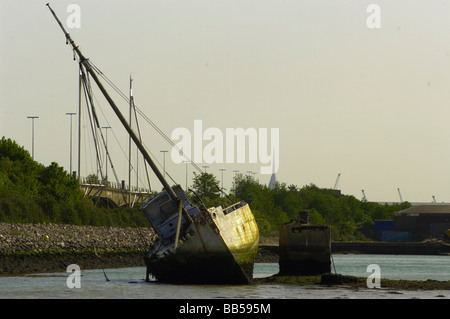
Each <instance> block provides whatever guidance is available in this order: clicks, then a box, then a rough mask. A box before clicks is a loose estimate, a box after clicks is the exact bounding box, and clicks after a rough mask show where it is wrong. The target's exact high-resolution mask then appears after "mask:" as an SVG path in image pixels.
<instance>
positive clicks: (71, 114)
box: [66, 113, 77, 174]
mask: <svg viewBox="0 0 450 319" xmlns="http://www.w3.org/2000/svg"><path fill="white" fill-rule="evenodd" d="M76 114H77V113H66V115H70V170H69V172H70V174H72V116H73V115H76Z"/></svg>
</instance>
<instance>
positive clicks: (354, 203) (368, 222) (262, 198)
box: [192, 173, 411, 240]
mask: <svg viewBox="0 0 450 319" xmlns="http://www.w3.org/2000/svg"><path fill="white" fill-rule="evenodd" d="M216 185H218V181H217V178H216V177H215V176H214V175H212V174H208V173H202V174H199V175H195V177H194V183H193V188H194V190H195V192H196V193H198V194H199V195H201V197H202V198H203V202H205V203H206V204H207V206H215V205H222V206H227V205H230V204H231V202H235V201H239V200H244V201H245V202H247V203H248V204H249V205H250V208H251V210H252V212H253V214H254V216H255V219H256V221H257V224H258V227H259V230H260V233H261V234H263V235H271V234H277V233H278V229H279V227H280V225H281V224H283V223H286V222H289V221H290V220H292V219H295V218H296V217H297V216H298V213H299V212H300V211H304V210H307V211H308V212H309V223H310V224H312V225H328V226H330V227H331V236H332V240H379V238H378V237H379V234H378V233H377V232H376V231H375V229H374V224H375V220H392V219H393V216H394V213H395V212H397V211H400V210H402V209H406V208H408V207H410V206H411V204H410V203H408V202H403V203H397V204H396V203H394V204H391V205H389V204H379V203H375V202H367V201H364V200H359V199H357V198H355V197H354V196H351V195H342V194H341V193H340V192H337V191H336V190H334V189H326V188H319V187H317V186H316V185H314V184H309V185H305V186H303V187H301V188H299V187H297V186H296V185H289V186H288V185H287V184H286V183H280V182H277V183H276V184H275V187H274V188H273V189H270V188H269V187H268V186H266V185H263V184H260V183H259V182H258V181H257V180H256V179H254V178H253V177H252V176H248V175H243V174H237V175H236V176H235V177H234V181H233V187H232V189H231V192H230V194H229V195H228V198H227V197H224V196H221V194H220V192H219V191H218V189H217V187H216ZM199 197H200V196H199ZM192 200H193V201H194V202H195V201H196V199H195V198H193V199H192ZM206 204H205V205H206Z"/></svg>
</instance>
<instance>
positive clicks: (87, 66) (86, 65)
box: [47, 3, 180, 202]
mask: <svg viewBox="0 0 450 319" xmlns="http://www.w3.org/2000/svg"><path fill="white" fill-rule="evenodd" d="M47 7H48V8H49V9H50V11H51V13H52V14H53V16H54V17H55V19H56V21H57V22H58V24H59V26H60V27H61V29H62V31H63V32H64V35H65V36H66V39H67V43H70V45H71V46H72V48H73V50H74V52H75V53H76V54H77V55H78V57H79V58H80V65H83V66H84V68H85V69H86V70H87V72H88V73H89V74H90V75H91V76H92V78H93V79H94V81H95V83H96V84H97V86H98V88H99V89H100V91H101V92H102V93H103V95H104V97H105V99H106V100H107V101H108V103H109V105H110V106H111V108H112V109H113V111H114V113H116V115H117V117H118V118H119V120H120V122H121V123H122V125H123V126H124V127H125V129H126V130H127V132H128V134H129V135H130V137H131V139H132V140H133V142H134V143H135V144H136V146H137V148H138V149H139V151H140V152H141V154H142V156H144V159H145V160H146V161H147V163H148V164H149V165H150V167H151V168H152V170H153V172H154V173H155V175H156V177H157V178H158V179H159V181H160V182H161V184H162V185H163V187H164V189H165V190H166V192H167V193H168V195H169V197H170V198H171V199H172V200H174V201H176V202H178V201H179V200H180V199H179V198H178V196H177V195H176V194H175V192H174V191H173V189H172V188H171V187H170V186H169V184H168V183H167V181H166V179H165V178H164V176H163V175H162V174H161V172H160V171H159V169H158V167H157V166H156V165H155V163H154V162H153V160H152V159H151V157H150V155H149V154H148V152H147V151H146V149H145V147H144V145H142V143H141V141H140V140H139V138H138V137H137V135H136V133H134V131H133V129H132V128H131V127H130V126H129V125H128V122H127V121H126V119H125V117H124V116H123V115H122V113H121V112H120V110H119V108H118V107H117V105H116V103H115V102H114V101H113V99H112V98H111V97H110V96H109V94H108V92H107V91H106V89H105V88H104V86H103V84H102V83H101V82H100V80H99V78H98V77H97V74H96V73H95V72H94V70H93V69H92V67H91V66H90V64H89V60H88V59H86V58H85V56H84V55H83V53H81V51H80V49H79V48H78V46H77V45H76V44H75V42H74V41H73V40H72V38H71V37H70V34H69V33H67V31H66V30H65V29H64V26H63V25H62V23H61V21H60V20H59V19H58V17H57V16H56V13H55V12H54V11H53V9H52V8H51V7H50V4H48V3H47Z"/></svg>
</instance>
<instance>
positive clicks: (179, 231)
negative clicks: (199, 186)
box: [47, 4, 259, 284]
mask: <svg viewBox="0 0 450 319" xmlns="http://www.w3.org/2000/svg"><path fill="white" fill-rule="evenodd" d="M47 6H48V8H49V9H50V11H51V13H52V14H53V16H54V18H55V19H56V21H57V22H58V24H59V26H60V27H61V29H62V30H63V32H64V35H65V37H66V43H67V44H70V45H71V46H72V49H73V51H74V58H75V57H76V58H77V59H75V60H78V63H79V67H80V76H81V78H82V79H87V78H88V77H89V76H90V78H92V80H93V81H94V82H95V83H96V85H97V86H98V88H99V89H100V91H101V92H102V94H103V95H104V97H105V99H106V100H107V102H108V103H109V105H110V106H111V108H112V109H113V111H114V113H115V114H116V115H117V117H118V118H119V120H120V122H121V123H122V125H123V126H124V128H125V129H126V131H127V133H128V134H129V136H130V138H131V139H132V140H133V142H134V143H135V144H136V146H137V148H138V149H139V151H140V153H141V154H142V156H143V157H144V159H145V161H146V162H147V163H148V165H149V166H150V167H151V169H152V171H153V172H154V174H155V175H156V177H157V178H158V179H159V181H160V182H161V184H162V185H163V189H164V190H163V191H162V192H161V193H159V194H158V195H156V196H155V197H153V198H151V199H150V200H149V201H148V202H147V203H145V204H144V205H143V206H142V207H141V210H142V211H143V213H144V214H145V216H146V217H147V219H148V220H149V222H150V224H151V226H152V227H153V229H154V231H155V233H156V234H157V236H158V239H157V240H156V242H155V243H154V244H153V245H152V247H150V248H149V252H148V254H147V255H146V256H145V258H144V260H145V264H146V268H147V271H146V279H147V280H150V276H153V277H154V278H156V280H157V281H159V282H165V283H189V284H248V283H250V282H251V281H252V278H253V265H254V261H255V257H256V254H257V251H258V244H259V231H258V226H257V224H256V221H255V218H254V216H253V214H252V212H251V210H250V207H249V205H248V204H247V203H245V202H243V201H241V202H238V203H235V204H233V205H231V206H229V207H225V208H223V207H221V206H219V207H212V208H206V207H204V205H199V206H200V207H198V206H195V205H193V204H192V203H191V202H190V201H189V199H188V197H187V195H186V192H185V190H183V189H182V188H181V187H180V186H179V185H175V186H172V187H171V186H170V185H169V184H168V182H167V180H166V179H165V176H164V175H163V174H161V172H160V171H159V169H158V167H157V166H156V164H155V163H154V161H153V160H152V158H151V157H150V155H149V154H148V152H147V150H146V148H145V147H144V145H143V144H142V142H141V139H140V137H138V135H137V134H136V133H135V132H134V131H133V129H132V128H131V126H130V125H129V123H128V122H127V120H126V119H125V117H124V116H123V114H122V113H121V112H120V110H119V108H118V107H117V105H116V103H115V102H114V100H113V99H112V98H111V96H110V95H109V94H108V92H107V90H106V89H105V87H104V86H103V84H102V82H101V81H100V79H99V76H98V72H99V70H98V69H97V68H96V67H95V66H94V65H93V64H92V63H91V62H90V61H89V59H87V58H85V56H84V55H83V54H82V53H81V51H80V49H79V47H78V46H77V45H76V44H75V42H74V41H73V40H72V38H71V36H70V35H69V33H67V31H66V30H65V28H64V26H63V25H62V23H61V21H60V20H59V19H58V17H57V16H56V14H55V12H54V11H53V10H52V8H51V7H50V5H49V4H47Z"/></svg>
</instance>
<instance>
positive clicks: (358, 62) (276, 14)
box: [0, 0, 450, 202]
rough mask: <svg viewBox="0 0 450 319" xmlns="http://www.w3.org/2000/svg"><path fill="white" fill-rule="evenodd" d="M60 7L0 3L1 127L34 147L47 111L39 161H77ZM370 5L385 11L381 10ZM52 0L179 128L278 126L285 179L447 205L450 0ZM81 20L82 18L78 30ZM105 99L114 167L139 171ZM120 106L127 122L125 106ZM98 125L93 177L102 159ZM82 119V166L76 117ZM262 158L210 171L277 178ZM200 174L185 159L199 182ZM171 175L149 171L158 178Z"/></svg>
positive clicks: (160, 145)
mask: <svg viewBox="0 0 450 319" xmlns="http://www.w3.org/2000/svg"><path fill="white" fill-rule="evenodd" d="M47 2H48V0H46V1H36V0H15V1H6V0H0V137H1V136H5V137H7V138H11V139H13V140H15V141H16V142H17V143H19V144H20V145H23V146H24V147H25V149H27V150H30V152H31V147H32V138H31V136H32V125H31V120H30V119H28V118H27V116H39V118H38V119H36V120H35V130H34V133H35V140H34V145H35V159H36V160H37V161H39V162H41V163H43V164H45V165H49V164H50V163H51V162H57V163H59V164H60V165H61V166H63V167H64V168H65V169H67V170H69V165H70V164H69V162H70V146H69V145H70V143H69V142H70V117H69V116H68V115H66V113H68V112H78V65H77V63H76V61H74V60H73V52H72V49H71V48H70V46H68V45H66V43H65V38H64V34H63V33H62V31H61V29H60V28H59V26H58V25H57V23H56V21H55V19H54V18H53V16H52V15H51V13H50V12H49V10H48V8H47V7H46V6H45V4H46V3H47ZM71 4H75V5H77V6H78V8H79V16H76V17H79V19H78V20H73V19H74V17H75V16H74V15H73V14H74V13H75V11H72V10H69V11H67V9H68V8H69V6H70V5H71ZM371 4H376V5H377V8H378V9H379V11H377V12H375V11H373V10H368V8H370V5H371ZM50 5H51V6H52V8H53V10H54V11H55V12H56V14H57V15H58V17H59V18H60V20H61V21H62V23H63V24H64V25H65V27H66V29H67V31H68V32H69V33H70V35H71V36H72V38H73V39H74V41H75V42H76V44H77V45H78V46H79V47H80V50H81V51H82V52H83V54H84V55H85V56H86V57H88V58H89V59H90V61H91V62H92V63H94V64H95V65H96V66H97V67H98V68H99V69H100V70H101V71H102V72H103V73H104V74H105V75H106V76H107V77H108V78H109V79H110V80H112V81H113V82H114V83H115V85H116V86H117V87H118V88H120V90H121V91H123V92H124V93H125V94H126V95H128V94H129V80H130V76H132V78H133V95H134V99H135V103H136V105H137V106H138V107H139V109H140V110H141V111H142V112H143V113H145V115H146V116H147V117H148V118H150V119H151V120H152V121H153V122H154V123H155V124H156V125H158V127H159V128H160V129H161V130H162V131H164V132H165V133H166V134H167V135H168V136H169V137H170V136H171V133H172V132H173V131H174V130H177V129H178V130H179V129H180V128H184V129H186V130H185V131H189V132H190V133H191V134H192V138H193V139H194V137H193V135H194V132H195V127H194V126H195V125H194V123H196V122H195V121H196V120H197V121H198V120H201V122H202V129H203V131H202V132H203V133H204V132H205V131H207V129H208V128H211V129H212V130H213V131H214V132H222V133H223V138H224V139H225V135H226V129H227V128H235V129H236V128H243V129H249V128H252V129H255V130H256V132H257V137H258V138H259V139H260V140H264V139H263V136H262V135H261V134H260V129H267V130H268V131H269V132H270V130H271V129H278V132H279V138H278V144H277V145H278V148H277V149H278V154H277V155H278V157H277V159H278V161H277V162H278V164H277V165H278V166H279V167H278V171H277V173H276V176H277V180H278V181H280V182H284V183H286V184H287V185H290V184H294V185H297V186H298V187H302V186H304V185H308V184H311V183H313V184H315V185H317V186H319V187H325V188H333V187H334V186H335V182H336V179H337V176H338V174H340V178H339V183H338V188H339V189H340V190H341V191H342V193H344V194H348V195H353V196H355V197H357V198H359V199H361V198H362V191H361V190H362V189H364V191H365V194H366V196H367V199H368V200H369V201H379V202H396V201H399V194H398V191H397V189H398V188H399V189H400V191H401V195H402V198H403V200H407V201H410V202H431V201H432V196H435V198H436V201H437V202H450V165H449V164H450V125H448V122H449V120H450V90H449V88H450V20H449V19H448V12H450V2H448V1H438V0H435V1H432V2H430V1H424V0H421V1H418V0H412V1H374V0H372V1H363V0H338V1H331V0H327V1H324V0H322V1H320V0H318V1H317V0H316V1H312V0H311V1H289V0H287V1H274V0H259V1H256V0H255V1H250V0H249V1H237V0H236V1H235V0H228V1H219V0H218V1H206V0H196V1H185V0H184V1H181V0H171V1H167V0H165V1H162V0H161V1H153V0H150V1H138V0H131V1H118V0H109V1H100V0H90V1H81V0H79V1H77V0H70V1H62V0H59V1H54V2H50ZM68 18H70V19H69V24H70V23H71V21H72V22H73V21H76V22H79V24H78V25H72V27H69V24H68ZM374 21H375V22H376V23H378V24H377V25H376V26H377V27H373V26H374V25H373V24H371V23H373V22H374ZM95 96H96V100H98V103H97V105H96V107H97V110H98V113H99V114H100V115H101V119H100V122H101V125H102V126H111V127H112V129H111V130H108V147H109V150H110V153H111V157H112V161H113V162H114V167H115V169H116V172H117V175H118V176H119V179H121V180H122V179H124V180H127V179H128V164H127V163H128V162H127V159H126V155H127V153H128V137H127V135H126V133H125V131H124V130H123V128H122V127H121V125H120V123H119V122H118V121H117V119H116V118H115V115H114V114H112V112H111V110H110V107H109V105H108V104H107V103H106V101H105V100H104V99H103V98H102V96H101V94H100V93H96V95H95ZM117 101H118V103H119V102H120V103H119V104H120V107H121V110H122V112H123V113H124V114H126V116H128V105H127V103H126V102H125V101H124V100H121V99H120V98H118V99H117ZM83 112H84V111H83V110H82V114H84V115H85V113H86V112H84V113H83ZM83 119H84V120H82V122H83V121H85V117H83ZM139 121H140V127H141V131H142V135H143V140H144V143H145V145H146V146H147V147H148V148H149V149H150V150H151V153H152V156H153V157H154V159H155V161H157V162H158V163H159V165H161V166H164V163H165V168H166V172H167V173H168V174H170V176H172V178H173V179H174V180H175V181H176V182H178V183H180V184H181V185H182V186H184V185H185V176H186V166H185V165H184V164H183V163H175V162H174V161H173V160H172V158H171V156H170V155H169V154H170V153H162V152H161V151H162V150H169V151H170V150H171V149H172V146H171V145H169V144H168V143H167V141H165V140H164V139H162V138H161V136H160V135H159V134H158V133H157V132H156V131H155V130H154V129H153V128H152V127H151V126H150V125H148V123H145V121H144V120H141V119H140V120H139ZM85 122H86V121H85ZM85 122H83V124H82V146H81V148H82V153H81V157H82V160H81V175H83V176H87V175H88V174H90V173H93V170H94V168H93V167H95V158H94V155H93V147H92V145H90V142H89V140H88V138H87V137H86V136H87V135H88V134H89V130H90V128H89V126H88V124H86V123H85ZM72 123H73V133H72V134H73V136H72V138H73V143H74V145H73V153H72V156H73V169H72V170H76V166H77V162H76V158H77V155H76V154H77V152H76V151H77V139H76V138H75V137H76V134H77V125H78V124H77V123H78V119H77V117H74V118H73V122H72ZM197 123H198V122H197ZM104 132H106V130H105V131H104ZM210 132H211V130H210ZM200 137H201V135H200ZM216 137H217V135H216ZM203 139H204V140H203V150H205V148H206V145H207V144H208V143H209V141H207V140H206V139H205V136H203ZM175 142H176V141H175ZM223 142H224V143H226V141H225V140H224V141H223ZM267 145H269V147H268V149H270V141H269V142H268V144H267ZM267 145H266V146H267ZM253 146H254V145H253ZM192 147H193V146H192ZM258 147H259V148H257V149H259V150H260V149H261V145H260V144H258ZM223 149H224V151H226V149H225V146H224V148H223ZM249 150H250V147H249V148H248V149H247V151H249ZM133 152H134V151H133ZM268 155H270V152H269V153H268ZM164 156H165V161H164V160H163V159H164ZM224 158H225V155H224ZM260 159H261V158H258V160H257V162H256V163H250V160H249V158H247V159H246V161H245V163H236V162H234V163H230V162H226V161H224V163H204V162H203V163H198V164H197V165H198V166H199V167H202V166H208V167H207V168H206V170H207V172H208V173H213V174H215V175H216V176H217V178H218V180H219V181H221V180H222V179H221V174H222V171H220V170H221V169H225V171H223V175H224V178H223V183H224V187H225V188H226V189H227V190H228V191H229V189H230V187H231V183H232V178H233V176H234V174H235V172H234V171H235V170H239V171H240V172H241V173H244V174H245V173H247V172H248V171H253V172H255V173H256V174H255V178H257V179H258V180H259V181H260V182H261V183H262V184H268V183H269V180H270V174H261V172H260V167H261V166H262V163H261V161H260ZM161 170H163V168H161ZM140 171H141V172H142V169H140ZM192 172H193V167H188V180H189V182H188V183H189V184H190V180H191V178H192ZM159 185H160V184H158V182H157V181H156V179H155V178H154V177H152V187H155V188H160V186H159Z"/></svg>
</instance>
